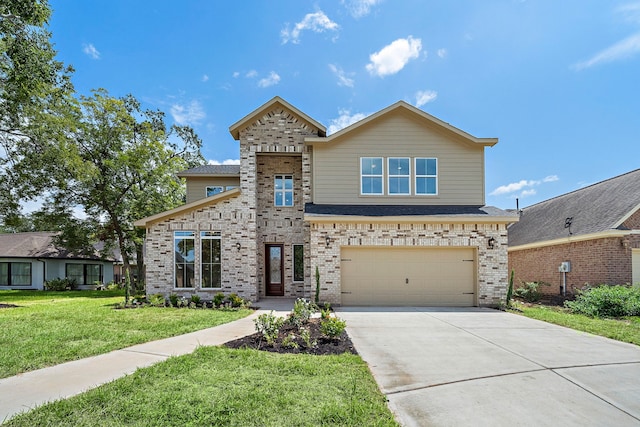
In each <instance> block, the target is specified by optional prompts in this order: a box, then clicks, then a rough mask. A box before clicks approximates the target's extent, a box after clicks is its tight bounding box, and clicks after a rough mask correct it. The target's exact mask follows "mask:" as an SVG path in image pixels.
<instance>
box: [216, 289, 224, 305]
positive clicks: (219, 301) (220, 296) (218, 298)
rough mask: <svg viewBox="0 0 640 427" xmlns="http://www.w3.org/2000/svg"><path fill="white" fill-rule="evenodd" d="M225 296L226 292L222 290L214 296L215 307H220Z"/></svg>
mask: <svg viewBox="0 0 640 427" xmlns="http://www.w3.org/2000/svg"><path fill="white" fill-rule="evenodd" d="M224 298H225V296H224V294H223V293H222V292H218V293H217V294H215V295H214V296H213V305H214V306H215V307H220V306H221V305H222V303H223V302H224Z"/></svg>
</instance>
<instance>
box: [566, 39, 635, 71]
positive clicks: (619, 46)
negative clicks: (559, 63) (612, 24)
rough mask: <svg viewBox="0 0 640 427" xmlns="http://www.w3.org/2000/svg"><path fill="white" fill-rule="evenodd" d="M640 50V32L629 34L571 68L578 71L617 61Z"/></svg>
mask: <svg viewBox="0 0 640 427" xmlns="http://www.w3.org/2000/svg"><path fill="white" fill-rule="evenodd" d="M638 52H640V32H637V33H635V34H632V35H630V36H629V37H627V38H626V39H622V40H620V41H619V42H617V43H615V44H613V45H611V46H609V47H608V48H606V49H604V50H601V51H600V52H598V53H596V54H595V55H594V56H592V57H591V58H589V59H588V60H586V61H583V62H579V63H577V64H575V65H573V69H575V70H577V71H580V70H584V69H585V68H590V67H593V66H595V65H599V64H605V63H607V62H613V61H618V60H620V59H624V58H628V57H630V56H633V55H635V54H637V53H638Z"/></svg>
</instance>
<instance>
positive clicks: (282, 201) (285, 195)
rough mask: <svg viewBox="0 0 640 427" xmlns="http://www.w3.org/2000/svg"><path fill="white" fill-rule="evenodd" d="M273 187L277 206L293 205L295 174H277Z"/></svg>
mask: <svg viewBox="0 0 640 427" xmlns="http://www.w3.org/2000/svg"><path fill="white" fill-rule="evenodd" d="M273 188H274V191H273V195H274V202H273V203H274V204H275V205H276V206H293V175H276V176H275V182H274V186H273Z"/></svg>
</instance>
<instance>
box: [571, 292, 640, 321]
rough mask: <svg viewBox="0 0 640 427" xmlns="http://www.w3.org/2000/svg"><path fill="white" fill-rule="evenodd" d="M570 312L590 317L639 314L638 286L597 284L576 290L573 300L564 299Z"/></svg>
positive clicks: (639, 295)
mask: <svg viewBox="0 0 640 427" xmlns="http://www.w3.org/2000/svg"><path fill="white" fill-rule="evenodd" d="M564 306H565V307H566V308H568V309H569V310H571V312H572V313H578V314H585V315H587V316H591V317H623V316H640V288H638V287H629V286H622V285H616V286H607V285H603V286H598V287H595V288H587V289H585V290H582V291H578V295H577V296H576V299H575V301H565V303H564Z"/></svg>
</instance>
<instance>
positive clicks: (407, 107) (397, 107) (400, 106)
mask: <svg viewBox="0 0 640 427" xmlns="http://www.w3.org/2000/svg"><path fill="white" fill-rule="evenodd" d="M394 111H406V112H409V113H410V114H413V115H414V116H416V117H417V118H419V119H420V120H425V121H427V122H429V123H430V124H434V125H436V126H437V127H438V128H440V129H442V130H444V131H445V132H447V133H450V134H453V135H456V136H459V137H462V138H463V139H465V140H467V141H469V142H472V143H474V144H479V145H482V146H489V147H492V146H494V145H496V144H497V143H498V138H477V137H475V136H473V135H471V134H469V133H467V132H465V131H463V130H460V129H458V128H457V127H455V126H452V125H451V124H449V123H447V122H445V121H442V120H440V119H439V118H437V117H435V116H432V115H431V114H429V113H426V112H424V111H422V110H421V109H419V108H416V107H414V106H413V105H411V104H409V103H407V102H405V101H398V102H396V103H395V104H392V105H390V106H388V107H387V108H385V109H382V110H380V111H378V112H377V113H374V114H371V115H369V116H367V117H365V118H364V119H362V120H360V121H358V122H356V123H354V124H352V125H350V126H347V127H346V128H344V129H341V130H339V131H338V132H336V133H334V134H332V135H329V136H328V137H325V138H317V137H307V138H305V139H304V140H305V142H307V143H311V144H313V143H317V142H331V141H333V140H335V139H338V138H341V137H342V136H344V135H345V134H347V133H349V132H353V131H355V130H356V129H359V128H360V127H362V126H365V125H367V124H369V123H372V122H375V121H377V120H379V119H380V118H381V117H384V116H385V115H387V114H389V113H391V112H394Z"/></svg>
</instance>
